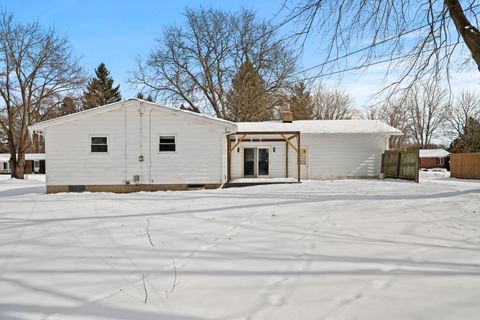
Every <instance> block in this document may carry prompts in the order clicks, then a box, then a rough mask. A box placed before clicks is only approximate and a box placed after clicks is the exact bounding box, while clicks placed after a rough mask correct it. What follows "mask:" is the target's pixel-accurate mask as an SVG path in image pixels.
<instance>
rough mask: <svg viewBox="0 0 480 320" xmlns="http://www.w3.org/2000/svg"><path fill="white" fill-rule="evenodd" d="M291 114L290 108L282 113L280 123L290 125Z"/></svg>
mask: <svg viewBox="0 0 480 320" xmlns="http://www.w3.org/2000/svg"><path fill="white" fill-rule="evenodd" d="M292 121H293V113H292V111H290V107H289V108H287V109H285V110H283V111H282V122H283V123H292Z"/></svg>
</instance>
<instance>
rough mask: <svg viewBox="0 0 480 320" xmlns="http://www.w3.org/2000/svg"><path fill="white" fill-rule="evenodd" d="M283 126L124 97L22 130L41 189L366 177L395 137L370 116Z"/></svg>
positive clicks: (377, 171) (129, 188)
mask: <svg viewBox="0 0 480 320" xmlns="http://www.w3.org/2000/svg"><path fill="white" fill-rule="evenodd" d="M285 115H288V112H287V113H285V114H284V116H285ZM290 116H291V114H290ZM284 120H285V121H283V122H282V121H278V122H254V123H238V124H235V123H232V122H229V121H225V120H221V119H217V118H212V117H208V116H205V115H201V114H198V113H193V112H189V111H184V110H179V109H175V108H171V107H165V106H161V105H157V104H154V103H150V102H147V101H143V100H139V99H131V100H128V101H121V102H116V103H112V104H109V105H105V106H101V107H97V108H94V109H90V110H86V111H82V112H79V113H75V114H71V115H67V116H64V117H60V118H56V119H53V120H48V121H44V122H41V123H38V124H35V125H33V126H31V127H30V128H29V129H30V132H34V133H37V134H42V135H44V137H45V149H46V155H47V177H46V183H47V192H49V193H51V192H65V191H84V190H85V191H113V192H130V191H139V190H146V191H154V190H185V189H188V188H194V187H195V188H196V187H205V188H216V187H219V186H222V185H223V184H224V183H226V182H229V181H231V180H234V179H238V178H285V177H287V178H295V179H298V180H300V179H337V178H375V177H379V176H380V171H381V168H380V166H381V158H382V153H383V152H384V150H385V149H387V148H388V140H389V137H390V136H391V135H400V134H402V133H401V132H400V131H399V130H397V129H394V128H392V127H390V126H388V125H386V124H384V123H382V122H380V121H376V120H331V121H330V120H328V121H316V120H315V121H313V120H312V121H310V120H308V121H294V122H291V121H289V120H290V119H289V118H288V117H287V116H285V117H284ZM297 159H298V161H297Z"/></svg>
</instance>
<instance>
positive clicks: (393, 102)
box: [366, 95, 411, 149]
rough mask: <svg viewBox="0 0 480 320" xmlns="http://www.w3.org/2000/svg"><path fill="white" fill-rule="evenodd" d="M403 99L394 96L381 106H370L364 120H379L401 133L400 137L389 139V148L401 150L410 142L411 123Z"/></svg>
mask: <svg viewBox="0 0 480 320" xmlns="http://www.w3.org/2000/svg"><path fill="white" fill-rule="evenodd" d="M404 100H405V99H404V97H403V96H398V95H397V96H396V97H393V98H392V99H389V100H388V101H385V102H384V103H383V104H381V105H378V106H372V107H370V108H368V109H367V110H366V118H367V119H371V120H381V121H383V122H385V123H386V124H388V125H389V126H392V127H394V128H396V129H399V130H400V131H402V132H403V135H401V136H391V137H390V141H389V144H390V148H392V149H403V148H405V147H406V146H407V145H408V144H409V142H410V141H411V123H410V117H409V112H408V109H407V108H406V107H405V105H404Z"/></svg>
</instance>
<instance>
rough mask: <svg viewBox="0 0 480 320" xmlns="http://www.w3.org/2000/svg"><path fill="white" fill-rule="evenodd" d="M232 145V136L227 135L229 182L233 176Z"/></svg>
mask: <svg viewBox="0 0 480 320" xmlns="http://www.w3.org/2000/svg"><path fill="white" fill-rule="evenodd" d="M231 145H232V142H231V141H230V136H228V135H227V182H230V179H231V178H232V177H231V175H232V150H231V149H230V146H231Z"/></svg>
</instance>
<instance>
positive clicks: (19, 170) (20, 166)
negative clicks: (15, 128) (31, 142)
mask: <svg viewBox="0 0 480 320" xmlns="http://www.w3.org/2000/svg"><path fill="white" fill-rule="evenodd" d="M12 178H16V179H24V178H25V152H19V153H18V157H17V163H16V165H15V168H12Z"/></svg>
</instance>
